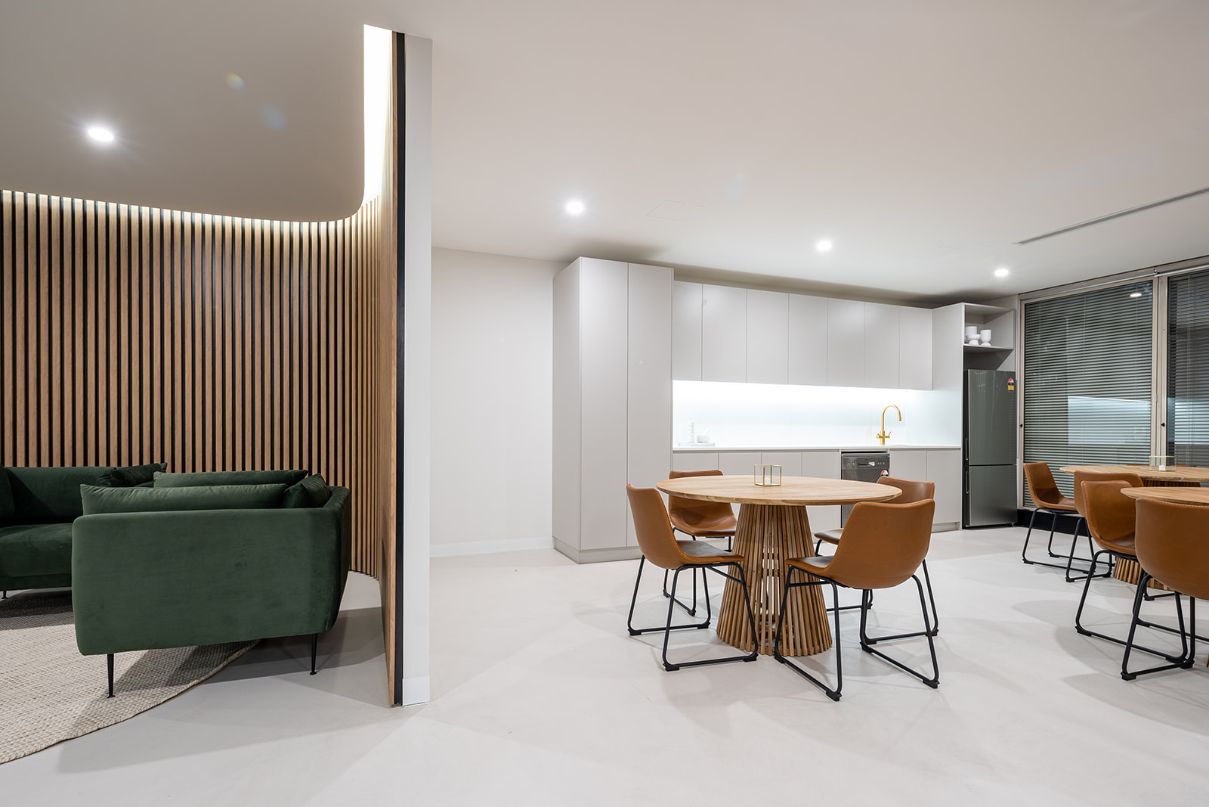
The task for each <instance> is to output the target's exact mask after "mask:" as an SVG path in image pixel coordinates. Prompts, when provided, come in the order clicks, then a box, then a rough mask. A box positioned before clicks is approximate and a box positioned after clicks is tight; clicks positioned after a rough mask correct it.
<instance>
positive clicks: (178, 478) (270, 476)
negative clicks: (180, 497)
mask: <svg viewBox="0 0 1209 807" xmlns="http://www.w3.org/2000/svg"><path fill="white" fill-rule="evenodd" d="M306 474H307V472H306V471H298V470H295V471H205V472H198V473H176V474H169V473H164V472H163V471H156V473H155V487H157V488H188V487H198V486H202V485H272V484H276V483H278V482H280V483H282V484H284V485H285V486H286V487H289V486H290V485H294V484H297V483H298V482H301V481H302V480H303V478H304V477H306Z"/></svg>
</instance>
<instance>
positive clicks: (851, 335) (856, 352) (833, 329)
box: [827, 300, 866, 387]
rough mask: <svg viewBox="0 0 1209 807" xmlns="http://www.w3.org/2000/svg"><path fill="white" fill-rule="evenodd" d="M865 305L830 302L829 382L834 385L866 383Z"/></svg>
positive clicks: (854, 302)
mask: <svg viewBox="0 0 1209 807" xmlns="http://www.w3.org/2000/svg"><path fill="white" fill-rule="evenodd" d="M865 377H866V373H865V304H864V303H860V302H856V301H854V300H828V301H827V383H828V384H829V385H830V386H833V387H860V386H864V384H865Z"/></svg>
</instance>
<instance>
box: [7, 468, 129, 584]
mask: <svg viewBox="0 0 1209 807" xmlns="http://www.w3.org/2000/svg"><path fill="white" fill-rule="evenodd" d="M113 470H114V469H113V468H106V467H97V468H0V590H3V591H4V592H6V593H7V592H9V591H15V590H18V589H30V588H62V587H64V586H70V585H71V523H72V522H73V521H75V520H76V519H77V518H79V517H80V515H81V514H82V513H83V509H82V504H81V502H80V485H107V484H110V475H111V474H112V473H113Z"/></svg>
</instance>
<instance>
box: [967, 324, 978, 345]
mask: <svg viewBox="0 0 1209 807" xmlns="http://www.w3.org/2000/svg"><path fill="white" fill-rule="evenodd" d="M977 338H978V326H977V325H967V326H966V341H967V342H968V341H970V340H971V339H977Z"/></svg>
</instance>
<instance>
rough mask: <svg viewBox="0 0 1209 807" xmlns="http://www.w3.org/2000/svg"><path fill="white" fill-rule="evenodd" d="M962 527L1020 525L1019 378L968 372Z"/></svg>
mask: <svg viewBox="0 0 1209 807" xmlns="http://www.w3.org/2000/svg"><path fill="white" fill-rule="evenodd" d="M963 421H964V422H963V426H964V432H965V437H964V440H963V447H964V455H965V495H964V497H963V504H962V524H963V525H964V526H966V527H995V526H1001V525H1005V524H1014V523H1015V521H1016V374H1015V373H1014V372H1006V371H1002V370H966V383H965V417H964V419H963Z"/></svg>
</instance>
